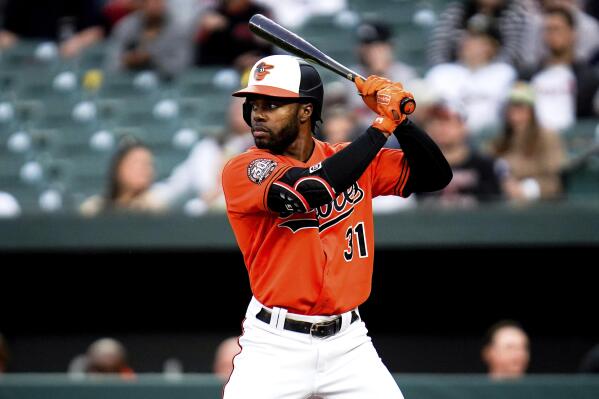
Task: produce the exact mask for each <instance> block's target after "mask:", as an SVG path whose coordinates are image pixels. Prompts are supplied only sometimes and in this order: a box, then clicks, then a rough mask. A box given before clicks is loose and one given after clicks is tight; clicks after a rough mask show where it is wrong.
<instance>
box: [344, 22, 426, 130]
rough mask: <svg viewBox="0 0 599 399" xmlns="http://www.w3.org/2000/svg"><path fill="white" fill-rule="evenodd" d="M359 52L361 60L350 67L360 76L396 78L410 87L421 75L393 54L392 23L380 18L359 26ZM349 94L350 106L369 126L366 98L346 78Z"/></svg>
mask: <svg viewBox="0 0 599 399" xmlns="http://www.w3.org/2000/svg"><path fill="white" fill-rule="evenodd" d="M356 37H357V47H356V54H357V56H358V61H359V63H358V64H357V65H353V66H352V67H351V69H352V70H354V71H356V73H358V74H360V75H361V76H370V75H377V76H382V77H385V78H387V79H389V80H392V81H394V82H402V84H403V85H404V86H405V87H406V88H407V89H408V90H410V89H411V85H410V84H411V82H412V81H414V80H415V79H417V78H418V74H417V73H416V70H415V69H414V68H412V67H411V66H409V65H407V64H405V63H403V62H400V61H398V60H396V59H395V57H394V50H393V31H392V28H391V26H390V25H388V24H386V23H384V22H381V21H375V20H372V21H365V22H363V23H361V24H360V25H358V27H357V29H356ZM343 83H344V84H345V87H346V98H347V102H348V103H349V106H350V108H351V109H352V110H353V111H354V113H355V114H356V115H357V116H358V118H359V124H360V125H361V128H363V129H366V128H367V127H368V126H369V125H370V122H371V119H372V118H371V116H372V115H371V111H370V109H369V108H368V107H367V106H366V105H365V104H364V102H363V101H362V100H361V99H360V98H359V97H357V96H355V95H354V92H355V88H354V87H353V85H352V84H351V82H348V81H347V80H346V79H344V80H343Z"/></svg>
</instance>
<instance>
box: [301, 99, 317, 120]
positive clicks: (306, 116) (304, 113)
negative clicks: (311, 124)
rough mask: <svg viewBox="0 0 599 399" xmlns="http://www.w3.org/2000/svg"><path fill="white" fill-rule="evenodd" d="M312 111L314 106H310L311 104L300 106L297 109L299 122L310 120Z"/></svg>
mask: <svg viewBox="0 0 599 399" xmlns="http://www.w3.org/2000/svg"><path fill="white" fill-rule="evenodd" d="M313 111H314V106H312V104H310V103H308V104H300V107H299V110H298V112H299V118H300V122H302V123H304V122H307V121H309V120H310V117H311V116H312V112H313Z"/></svg>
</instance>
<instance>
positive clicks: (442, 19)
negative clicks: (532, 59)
mask: <svg viewBox="0 0 599 399" xmlns="http://www.w3.org/2000/svg"><path fill="white" fill-rule="evenodd" d="M522 3H523V2H522V1H521V0H465V1H453V2H451V3H449V4H448V5H447V8H446V9H445V10H444V11H443V12H442V13H441V15H440V16H439V21H438V23H437V26H436V28H435V30H434V32H433V36H432V39H431V41H430V46H429V48H428V58H429V62H430V64H431V65H436V64H442V63H448V62H453V61H455V60H456V59H457V58H458V57H459V51H460V50H459V48H460V43H461V42H462V37H463V36H464V34H465V32H466V30H467V28H468V26H469V25H470V24H472V22H475V21H476V20H477V19H481V18H483V19H489V20H490V22H491V24H492V25H493V26H495V27H496V29H497V30H498V32H499V37H500V42H501V43H502V46H501V47H500V48H499V51H498V54H497V56H498V59H499V60H500V61H502V62H507V63H513V64H516V65H519V64H521V63H523V62H524V58H525V56H526V54H525V43H526V34H527V30H526V24H527V12H526V9H525V7H524V5H523V4H522Z"/></svg>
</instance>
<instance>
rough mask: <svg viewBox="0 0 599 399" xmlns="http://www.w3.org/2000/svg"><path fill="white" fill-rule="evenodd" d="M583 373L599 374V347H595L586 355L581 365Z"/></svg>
mask: <svg viewBox="0 0 599 399" xmlns="http://www.w3.org/2000/svg"><path fill="white" fill-rule="evenodd" d="M580 372H581V373H599V345H595V346H594V347H593V348H592V349H591V350H590V351H589V352H588V353H587V354H585V355H584V358H583V359H582V363H581V365H580Z"/></svg>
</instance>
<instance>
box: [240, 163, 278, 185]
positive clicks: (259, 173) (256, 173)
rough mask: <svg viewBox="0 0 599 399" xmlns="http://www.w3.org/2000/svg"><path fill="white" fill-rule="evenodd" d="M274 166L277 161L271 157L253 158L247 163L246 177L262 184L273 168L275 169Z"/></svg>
mask: <svg viewBox="0 0 599 399" xmlns="http://www.w3.org/2000/svg"><path fill="white" fill-rule="evenodd" d="M276 167H277V163H276V162H275V161H274V160H272V159H266V158H259V159H254V160H253V161H252V162H250V164H249V165H248V169H247V175H248V179H250V181H251V182H253V183H256V184H262V182H263V181H264V180H266V178H267V177H268V176H270V174H271V173H272V171H273V170H275V168H276Z"/></svg>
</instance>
